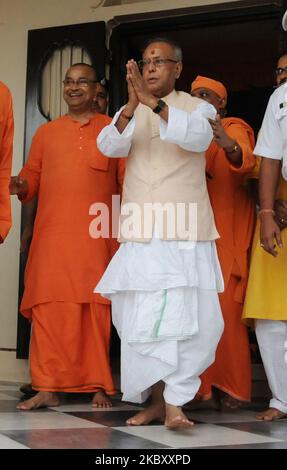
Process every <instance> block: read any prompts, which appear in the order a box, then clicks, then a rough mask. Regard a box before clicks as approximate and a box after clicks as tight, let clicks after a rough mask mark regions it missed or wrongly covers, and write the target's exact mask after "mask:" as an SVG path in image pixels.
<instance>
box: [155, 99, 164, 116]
mask: <svg viewBox="0 0 287 470" xmlns="http://www.w3.org/2000/svg"><path fill="white" fill-rule="evenodd" d="M165 107H166V103H165V102H164V101H163V100H158V102H157V105H156V107H155V108H153V112H154V113H156V114H158V113H160V112H161V111H162V110H163V108H165Z"/></svg>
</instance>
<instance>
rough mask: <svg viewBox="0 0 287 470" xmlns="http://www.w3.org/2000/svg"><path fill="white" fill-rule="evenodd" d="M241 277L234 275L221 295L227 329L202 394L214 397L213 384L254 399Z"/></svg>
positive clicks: (240, 396) (226, 390)
mask: <svg viewBox="0 0 287 470" xmlns="http://www.w3.org/2000/svg"><path fill="white" fill-rule="evenodd" d="M238 283H239V278H238V277H237V276H234V275H231V276H230V279H229V282H228V285H227V286H226V289H225V291H224V293H223V294H219V300H220V305H221V310H222V314H223V319H224V324H225V326H224V331H223V334H222V336H221V339H220V341H219V344H218V347H217V351H216V359H215V362H214V363H213V364H212V365H211V366H210V367H209V368H208V369H207V370H206V371H205V372H204V373H203V374H202V376H201V380H202V384H201V387H200V389H199V392H198V395H200V396H201V397H202V398H204V399H208V398H211V386H214V387H216V388H219V389H220V390H222V391H223V392H226V393H228V395H230V396H232V397H234V398H236V399H238V400H242V401H249V400H250V398H251V360H250V352H249V340H248V332H247V329H246V326H245V325H244V324H243V323H241V317H242V309H243V304H242V302H238V301H237V300H235V297H236V295H235V294H236V289H237V287H238Z"/></svg>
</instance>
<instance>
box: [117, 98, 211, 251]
mask: <svg viewBox="0 0 287 470" xmlns="http://www.w3.org/2000/svg"><path fill="white" fill-rule="evenodd" d="M164 100H165V102H166V103H167V104H168V105H171V106H174V107H176V108H179V109H182V110H185V111H187V112H192V111H194V110H195V109H196V107H197V106H198V104H199V103H201V102H202V101H201V100H199V99H197V98H193V97H191V96H190V95H188V94H187V93H184V92H176V91H172V92H171V93H170V94H169V95H168V96H167V97H165V98H164ZM135 119H136V125H135V131H134V134H133V140H132V146H131V149H130V153H129V156H128V159H127V166H126V175H125V181H124V189H123V199H122V205H121V216H120V227H119V241H120V242H127V241H137V242H149V241H150V240H151V238H152V236H153V231H154V224H155V221H156V228H157V233H158V234H159V236H160V238H161V239H163V240H201V241H203V240H214V239H216V238H218V233H217V230H216V227H215V223H214V217H213V212H212V208H211V205H210V201H209V197H208V192H207V186H206V176H205V153H204V152H201V153H198V152H190V151H187V150H184V149H182V148H181V147H179V146H178V145H176V144H172V143H169V142H166V141H163V140H161V139H160V136H159V122H160V117H159V116H158V115H156V114H155V113H153V111H152V110H151V109H150V108H148V107H147V106H144V105H142V104H140V105H139V106H138V107H137V109H136V112H135Z"/></svg>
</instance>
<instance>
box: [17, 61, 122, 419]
mask: <svg viewBox="0 0 287 470" xmlns="http://www.w3.org/2000/svg"><path fill="white" fill-rule="evenodd" d="M95 83H96V74H95V71H94V69H93V68H92V67H90V66H89V65H85V64H84V65H83V64H76V65H74V66H72V67H71V68H70V69H69V70H68V71H67V73H66V77H65V80H64V99H65V101H66V102H67V104H68V114H67V115H66V116H63V117H60V118H58V119H55V120H54V121H51V122H49V123H47V124H44V125H43V126H41V127H40V128H39V129H38V131H37V132H36V134H35V136H34V138H33V142H32V146H31V150H30V154H29V159H28V161H27V163H26V165H25V166H24V168H23V169H22V171H21V172H20V175H19V176H18V177H14V178H12V180H11V184H10V191H11V194H17V195H18V197H19V199H20V200H22V201H23V202H28V201H30V200H31V199H32V198H33V197H35V196H36V195H37V196H38V209H37V215H36V220H35V225H34V233H33V239H32V244H31V248H30V252H29V258H28V262H27V266H26V273H25V291H24V295H23V299H22V303H21V313H22V314H23V315H24V316H25V317H27V318H30V319H31V321H32V336H31V344H30V367H31V377H32V387H33V389H34V390H37V391H38V393H37V395H35V397H33V398H31V399H29V400H26V401H24V402H22V403H20V404H19V405H18V406H17V408H18V409H20V410H30V409H34V408H39V407H43V406H57V405H58V404H59V398H58V395H57V392H93V393H94V398H93V405H94V406H96V407H103V406H111V402H110V400H109V399H108V397H107V395H112V394H114V393H115V387H114V383H113V379H112V375H111V370H110V364H109V342H110V305H109V302H107V300H106V299H104V298H102V297H101V296H100V295H97V294H94V293H93V289H94V284H95V279H96V282H98V281H99V280H100V278H101V277H102V275H103V273H104V271H105V269H106V267H107V265H108V263H109V261H110V259H111V257H112V256H113V254H114V253H115V251H116V249H117V242H116V240H115V239H114V238H111V237H110V236H109V235H110V233H108V235H107V237H103V236H101V237H99V238H93V237H92V236H91V235H90V233H89V228H90V225H91V222H92V221H93V219H94V216H91V215H89V211H90V207H91V206H92V205H93V204H94V203H101V204H104V205H105V207H108V208H109V213H110V220H108V222H111V217H112V214H111V212H112V211H111V207H112V196H113V195H116V194H119V191H120V190H119V187H120V184H121V182H122V180H123V172H124V161H123V160H120V159H115V161H112V160H111V159H109V158H106V157H104V156H103V155H102V154H101V153H100V152H99V150H98V149H97V147H96V138H97V135H98V134H99V132H100V131H101V129H102V128H103V127H105V126H106V125H107V124H108V123H109V122H110V118H109V117H107V116H104V115H101V114H94V111H93V110H92V104H93V99H94V95H95V90H96V86H95ZM92 212H93V211H92ZM109 225H111V224H109Z"/></svg>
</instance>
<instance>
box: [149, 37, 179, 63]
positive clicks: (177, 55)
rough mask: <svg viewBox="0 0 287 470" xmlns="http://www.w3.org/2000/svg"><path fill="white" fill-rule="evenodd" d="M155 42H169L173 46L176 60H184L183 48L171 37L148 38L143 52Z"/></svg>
mask: <svg viewBox="0 0 287 470" xmlns="http://www.w3.org/2000/svg"><path fill="white" fill-rule="evenodd" d="M154 42H163V43H165V44H169V46H171V47H172V49H173V58H174V60H176V61H177V62H181V61H182V49H181V47H180V46H179V45H178V44H177V43H176V42H174V41H172V40H171V39H168V38H163V37H155V38H150V39H148V40H147V42H146V43H145V45H144V47H143V49H142V53H144V51H145V50H146V49H147V47H148V46H150V45H151V44H153V43H154Z"/></svg>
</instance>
